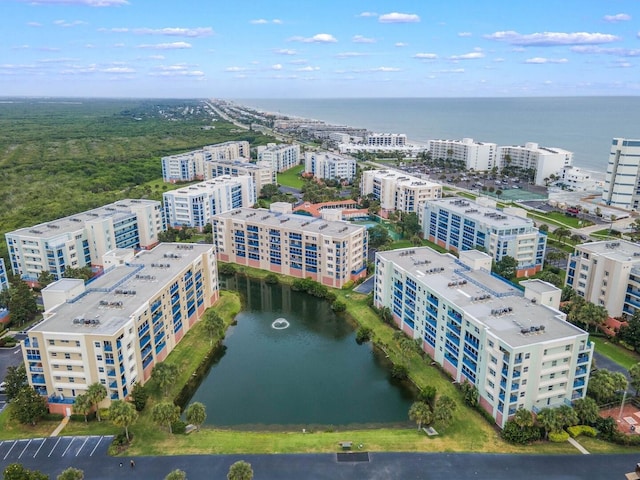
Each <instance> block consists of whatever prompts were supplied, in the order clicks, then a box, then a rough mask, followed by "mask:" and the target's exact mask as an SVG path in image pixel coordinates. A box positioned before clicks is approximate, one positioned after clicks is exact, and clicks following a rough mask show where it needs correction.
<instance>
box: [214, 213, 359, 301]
mask: <svg viewBox="0 0 640 480" xmlns="http://www.w3.org/2000/svg"><path fill="white" fill-rule="evenodd" d="M213 241H214V244H215V246H216V252H217V255H218V260H220V261H223V262H232V263H237V264H240V265H248V266H250V267H255V268H260V269H263V270H269V271H271V272H275V273H282V274H284V275H290V276H293V277H298V278H311V279H313V280H315V281H316V282H320V283H322V284H324V285H327V286H329V287H336V288H340V287H342V286H343V285H344V284H345V283H346V282H347V281H349V280H356V279H358V278H361V277H364V276H365V275H366V271H367V252H368V246H367V245H368V243H367V241H368V237H367V230H366V228H365V227H363V226H360V225H353V224H350V223H346V222H341V221H328V220H322V219H317V218H313V217H307V216H303V215H296V214H291V204H289V203H284V202H276V203H274V204H272V205H271V209H270V210H267V209H264V208H258V209H252V208H239V209H236V210H232V211H230V212H226V213H222V214H219V215H215V216H214V217H213Z"/></svg>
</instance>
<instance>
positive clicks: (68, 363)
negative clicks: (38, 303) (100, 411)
mask: <svg viewBox="0 0 640 480" xmlns="http://www.w3.org/2000/svg"><path fill="white" fill-rule="evenodd" d="M105 257H106V260H105V263H108V264H110V265H113V266H111V267H110V268H107V269H105V272H104V274H103V275H101V276H99V277H97V278H96V279H94V280H93V281H92V282H91V283H87V284H84V282H83V281H82V280H79V279H70V278H65V279H62V280H59V281H57V282H54V283H52V284H50V285H49V286H47V287H46V288H44V289H43V290H42V295H43V299H44V304H45V312H44V315H43V317H44V320H43V321H42V322H40V323H39V324H37V325H36V326H35V327H33V328H32V329H31V330H29V333H28V337H27V338H26V339H25V340H24V341H23V342H22V354H23V358H24V363H25V366H26V368H27V378H28V381H29V385H31V386H32V387H33V388H34V389H35V390H36V391H37V392H38V393H39V394H40V395H43V396H46V397H47V398H48V402H49V410H50V411H51V412H52V413H61V414H64V415H69V414H70V413H71V408H72V405H71V404H72V403H73V401H74V399H75V397H77V396H78V395H79V394H82V393H85V392H86V390H87V387H88V386H89V385H91V384H92V383H96V382H99V383H101V384H102V385H104V386H105V388H106V389H107V399H106V400H105V401H104V402H103V403H102V404H101V406H108V404H109V403H110V401H111V400H118V399H119V400H124V399H125V398H126V397H127V396H128V395H129V394H130V393H131V389H132V388H133V385H134V384H135V383H136V382H139V383H141V384H144V383H145V382H146V381H147V380H149V377H150V376H151V371H152V369H153V366H154V365H155V364H157V363H159V362H162V361H163V360H164V359H165V358H166V357H167V355H168V354H169V353H170V352H171V351H172V350H173V349H174V348H175V346H176V345H177V344H178V343H179V342H180V340H181V339H182V337H183V336H184V334H185V333H186V332H188V331H189V330H190V329H191V327H193V325H194V324H195V323H196V322H197V321H198V320H199V319H200V318H201V317H202V314H203V313H204V311H205V309H207V308H208V307H210V306H211V305H213V304H214V303H215V302H216V301H217V299H218V295H219V292H218V275H217V267H216V258H215V253H214V250H213V246H211V245H201V244H181V243H163V244H160V245H158V246H157V247H155V248H154V249H153V250H147V251H142V252H139V253H138V254H137V255H134V252H133V250H128V251H123V250H117V251H113V252H110V253H108V254H107V255H106V256H105Z"/></svg>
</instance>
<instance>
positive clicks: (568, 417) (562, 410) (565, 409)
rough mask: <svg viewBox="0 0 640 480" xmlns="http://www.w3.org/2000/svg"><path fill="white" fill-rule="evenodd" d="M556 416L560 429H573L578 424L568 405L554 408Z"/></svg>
mask: <svg viewBox="0 0 640 480" xmlns="http://www.w3.org/2000/svg"><path fill="white" fill-rule="evenodd" d="M556 416H557V417H558V424H559V425H560V429H563V428H566V427H573V426H574V425H577V424H578V422H579V419H578V414H577V413H576V412H575V410H574V409H573V408H572V407H570V406H569V405H561V406H559V407H558V408H556Z"/></svg>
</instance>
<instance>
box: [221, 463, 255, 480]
mask: <svg viewBox="0 0 640 480" xmlns="http://www.w3.org/2000/svg"><path fill="white" fill-rule="evenodd" d="M252 479H253V469H252V468H251V464H250V463H247V462H245V461H244V460H239V461H237V462H235V463H234V464H233V465H231V467H229V473H227V480H252Z"/></svg>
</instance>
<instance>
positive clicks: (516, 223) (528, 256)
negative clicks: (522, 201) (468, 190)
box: [423, 198, 547, 277]
mask: <svg viewBox="0 0 640 480" xmlns="http://www.w3.org/2000/svg"><path fill="white" fill-rule="evenodd" d="M423 233H424V238H426V239H428V240H429V241H431V242H434V243H436V244H438V245H440V246H441V247H443V248H446V249H448V250H455V251H459V250H472V249H474V248H481V249H483V250H484V251H485V252H487V253H488V254H489V255H491V257H492V258H493V259H494V260H495V261H496V262H499V261H500V260H502V259H503V258H504V257H505V256H510V257H512V258H514V259H515V260H516V261H517V262H518V266H517V270H516V272H517V273H516V275H517V276H518V277H528V276H530V275H534V274H535V273H537V272H539V271H540V270H542V265H543V263H544V254H545V249H546V245H547V236H546V235H545V234H543V233H540V232H539V231H538V229H537V228H536V227H535V226H534V225H533V220H531V219H530V218H526V217H521V216H516V215H512V214H509V213H505V212H504V211H503V210H499V209H497V208H494V207H489V206H484V205H481V204H479V203H475V202H473V201H471V200H467V199H462V198H443V199H440V200H433V201H430V202H427V203H425V205H424V216H423Z"/></svg>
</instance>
